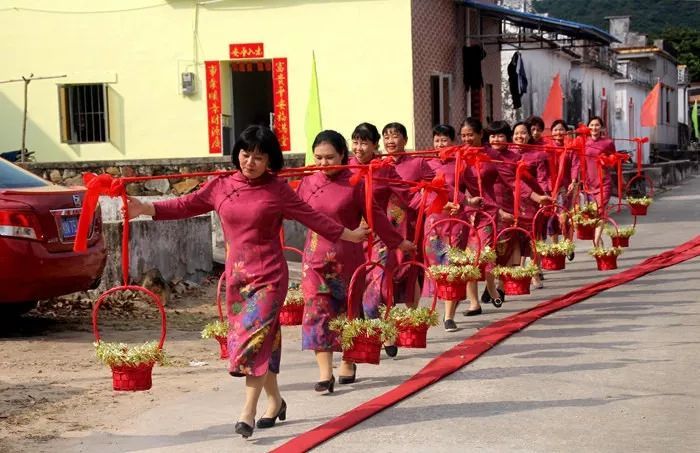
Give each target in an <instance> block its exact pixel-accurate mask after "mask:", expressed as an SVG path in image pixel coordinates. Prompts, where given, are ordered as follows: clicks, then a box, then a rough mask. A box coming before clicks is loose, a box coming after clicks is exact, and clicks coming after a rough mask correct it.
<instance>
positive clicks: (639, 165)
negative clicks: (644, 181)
mask: <svg viewBox="0 0 700 453" xmlns="http://www.w3.org/2000/svg"><path fill="white" fill-rule="evenodd" d="M632 141H633V142H634V143H636V144H637V176H640V175H641V174H642V160H643V156H642V154H643V152H642V145H643V144H644V143H648V142H649V137H634V138H633V139H632Z"/></svg>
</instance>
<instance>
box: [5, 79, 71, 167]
mask: <svg viewBox="0 0 700 453" xmlns="http://www.w3.org/2000/svg"><path fill="white" fill-rule="evenodd" d="M63 77H66V75H65V74H63V75H58V76H46V77H34V74H33V73H31V74H29V77H24V76H22V78H21V79H12V80H2V81H0V83H13V82H24V114H23V117H22V148H21V149H20V153H21V156H22V157H21V161H22V162H26V160H27V146H26V142H27V94H28V91H29V82H31V81H32V80H46V79H61V78H63Z"/></svg>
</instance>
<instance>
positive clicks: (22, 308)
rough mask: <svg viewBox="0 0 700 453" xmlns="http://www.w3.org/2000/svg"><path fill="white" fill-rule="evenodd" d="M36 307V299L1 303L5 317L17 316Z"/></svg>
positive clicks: (1, 311)
mask: <svg viewBox="0 0 700 453" xmlns="http://www.w3.org/2000/svg"><path fill="white" fill-rule="evenodd" d="M34 308H36V301H35V300H34V301H28V302H16V303H11V304H0V313H2V315H3V316H4V317H17V316H19V315H23V314H24V313H26V312H28V311H29V310H32V309H34Z"/></svg>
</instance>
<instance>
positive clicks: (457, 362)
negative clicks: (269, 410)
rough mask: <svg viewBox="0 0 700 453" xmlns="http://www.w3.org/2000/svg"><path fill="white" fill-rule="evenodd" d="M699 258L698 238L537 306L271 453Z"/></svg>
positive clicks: (326, 434) (309, 443) (331, 431)
mask: <svg viewBox="0 0 700 453" xmlns="http://www.w3.org/2000/svg"><path fill="white" fill-rule="evenodd" d="M698 255H700V236H696V237H695V238H694V239H692V240H690V241H688V242H686V243H684V244H682V245H680V246H678V247H676V248H675V249H672V250H669V251H666V252H664V253H661V254H659V255H655V256H652V257H650V258H648V259H646V260H644V261H643V262H641V263H639V264H637V265H636V266H634V267H632V268H630V269H627V270H625V271H622V272H620V273H618V274H615V275H613V276H611V277H609V278H606V279H604V280H601V281H599V282H595V283H592V284H590V285H587V286H584V287H581V288H579V289H576V290H574V291H571V292H570V293H568V294H565V295H563V296H559V297H556V298H554V299H551V300H549V301H547V302H542V303H541V304H539V305H536V306H534V307H532V308H530V309H528V310H524V311H522V312H520V313H516V314H514V315H511V316H508V317H507V318H504V319H502V320H500V321H496V322H494V323H493V324H490V325H488V326H487V327H485V328H483V329H481V330H479V332H478V333H476V334H475V335H472V336H471V337H469V338H467V339H466V340H464V341H463V342H461V343H460V344H458V345H456V346H454V347H452V348H451V349H449V350H447V351H445V352H444V353H442V354H440V355H439V356H437V357H436V358H435V359H433V360H432V361H430V362H429V363H428V364H427V365H426V366H425V367H423V369H421V370H420V371H418V373H416V374H415V375H413V376H412V377H410V378H409V379H407V380H406V381H405V382H403V383H402V384H400V385H398V386H397V387H395V388H393V389H392V390H390V391H388V392H386V393H384V394H382V395H379V396H378V397H376V398H373V399H371V400H369V401H367V402H366V403H363V404H361V405H360V406H357V407H356V408H354V409H351V410H350V411H348V412H346V413H344V414H342V415H340V416H338V417H336V418H334V419H332V420H329V421H328V422H326V423H324V424H322V425H320V426H318V427H316V428H314V429H312V430H310V431H307V432H305V433H303V434H301V435H299V436H297V437H295V438H294V439H292V440H290V441H289V442H286V443H284V444H282V445H280V446H279V447H277V448H276V449H275V450H272V451H276V452H292V451H294V452H296V451H306V450H309V449H311V448H313V447H315V446H317V445H319V444H321V443H323V442H325V441H327V440H328V439H330V438H331V437H333V436H336V435H337V434H340V433H341V432H343V431H345V430H347V429H350V428H352V427H353V426H355V425H356V424H358V423H360V422H362V421H363V420H366V419H368V418H369V417H371V416H373V415H375V414H377V413H378V412H380V411H382V410H384V409H386V408H388V407H390V406H393V405H394V404H396V403H398V402H399V401H401V400H402V399H404V398H407V397H409V396H411V395H412V394H414V393H416V392H418V391H419V390H422V389H423V388H425V387H427V386H428V385H430V384H433V383H435V382H437V381H439V380H440V379H442V378H443V377H445V376H447V375H449V374H452V373H454V372H455V371H457V370H459V369H460V368H462V367H463V366H465V365H467V364H468V363H470V362H472V361H473V360H475V359H476V358H478V357H479V356H480V355H482V354H483V353H485V352H486V351H488V350H489V349H491V348H492V347H494V346H495V345H496V344H498V343H499V342H501V341H503V340H504V339H506V338H508V337H509V336H511V335H513V334H514V333H516V332H518V331H520V330H522V329H524V328H525V327H527V326H528V325H530V324H532V323H533V322H535V321H537V320H538V319H540V318H542V317H544V316H547V315H549V314H551V313H554V312H555V311H558V310H561V309H562V308H566V307H568V306H570V305H573V304H576V303H578V302H581V301H582V300H585V299H588V298H589V297H592V296H595V295H596V294H598V293H600V292H602V291H605V290H606V289H610V288H613V287H615V286H618V285H622V284H624V283H627V282H630V281H632V280H634V279H637V278H639V277H642V276H644V275H646V274H648V273H651V272H654V271H657V270H659V269H663V268H665V267H669V266H673V265H675V264H678V263H682V262H683V261H687V260H689V259H692V258H695V257H696V256H698Z"/></svg>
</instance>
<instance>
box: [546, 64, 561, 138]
mask: <svg viewBox="0 0 700 453" xmlns="http://www.w3.org/2000/svg"><path fill="white" fill-rule="evenodd" d="M563 116H564V97H563V95H562V89H561V83H560V81H559V73H557V75H556V76H554V80H552V87H551V88H550V89H549V96H547V101H545V103H544V111H543V112H542V120H543V121H544V124H545V125H546V127H549V126H551V125H552V123H553V122H554V121H555V120H558V119H561V118H562V117H563Z"/></svg>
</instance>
